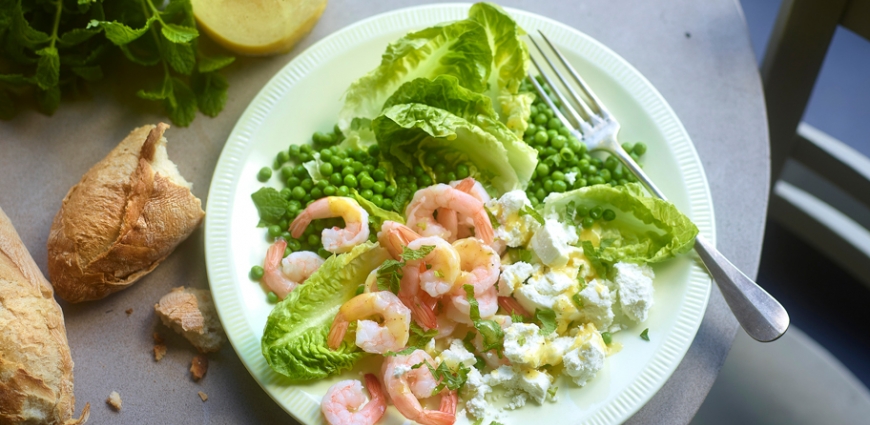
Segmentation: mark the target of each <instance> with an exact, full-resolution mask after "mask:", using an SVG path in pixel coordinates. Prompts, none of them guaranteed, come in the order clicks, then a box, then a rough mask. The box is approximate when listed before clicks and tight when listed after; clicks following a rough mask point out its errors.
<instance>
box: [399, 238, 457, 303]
mask: <svg viewBox="0 0 870 425" xmlns="http://www.w3.org/2000/svg"><path fill="white" fill-rule="evenodd" d="M424 246H434V247H435V248H434V249H433V250H432V252H430V253H429V254H427V255H426V256H425V257H423V259H422V260H413V261H408V266H407V267H418V268H419V267H420V264H421V263H422V264H425V266H424V268H422V269H419V270H420V272H419V275H418V276H419V285H420V289H422V290H424V291H426V293H428V294H429V295H431V296H432V297H435V298H437V297H440V296H442V295H444V294H446V293H448V292H450V290H452V289H453V285H454V283H455V282H456V278H458V277H459V273H460V271H461V270H460V263H459V254H458V253H457V252H456V250H455V249H454V248H453V246H452V245H450V244H449V243H448V242H447V241H445V240H444V239H441V238H439V237H437V236H427V237H423V238H420V239H416V240H414V241H412V242H411V243H409V244H408V248H410V249H414V250H418V249H420V248H422V247H424Z"/></svg>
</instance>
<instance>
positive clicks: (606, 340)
mask: <svg viewBox="0 0 870 425" xmlns="http://www.w3.org/2000/svg"><path fill="white" fill-rule="evenodd" d="M601 339H602V340H604V343H605V344H607V345H610V343H611V342H612V341H613V336H612V335H611V334H610V332H601Z"/></svg>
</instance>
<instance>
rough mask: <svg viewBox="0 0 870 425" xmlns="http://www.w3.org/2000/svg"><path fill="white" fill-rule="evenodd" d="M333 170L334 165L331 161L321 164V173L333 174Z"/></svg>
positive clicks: (325, 174)
mask: <svg viewBox="0 0 870 425" xmlns="http://www.w3.org/2000/svg"><path fill="white" fill-rule="evenodd" d="M332 170H333V167H332V164H331V163H329V162H324V163H322V164H320V174H322V175H324V176H328V175H330V174H332Z"/></svg>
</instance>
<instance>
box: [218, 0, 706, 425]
mask: <svg viewBox="0 0 870 425" xmlns="http://www.w3.org/2000/svg"><path fill="white" fill-rule="evenodd" d="M471 5H472V4H471V3H441V4H427V5H418V6H411V7H406V8H400V9H394V10H391V11H387V12H384V13H380V14H377V15H373V16H370V17H368V18H364V19H362V20H359V21H356V22H354V23H352V24H350V25H347V26H344V27H342V28H339V29H337V30H335V31H334V32H332V33H331V34H329V35H327V36H325V37H324V38H322V39H321V40H319V41H317V42H316V43H314V44H312V45H311V46H309V47H308V48H306V49H305V50H303V51H302V52H300V53H299V54H298V55H297V56H296V57H294V58H293V59H292V60H290V61H289V62H288V63H287V64H285V65H284V66H283V67H282V68H281V69H280V70H279V71H277V72H276V73H275V75H273V76H272V77H271V78H270V79H269V81H268V82H267V83H266V84H265V85H264V86H263V88H262V89H260V91H259V92H258V93H257V95H256V96H255V97H254V98H253V99H252V100H251V102H250V103H249V104H248V106H247V107H246V108H245V111H244V112H243V113H242V115H241V116H240V117H239V119H238V121H237V122H236V124H235V125H234V127H233V130H232V131H231V132H230V135H229V137H228V138H227V141H226V143H225V145H224V147H223V149H222V151H221V154H220V156H219V158H218V161H217V163H216V165H215V171H214V174H213V175H212V179H211V183H210V186H209V192H208V197H207V200H206V220H205V237H204V244H205V257H206V271H207V275H208V280H209V287H210V288H211V290H212V294H213V298H214V303H215V306H216V308H217V311H218V316H219V317H220V320H221V323H222V324H223V326H224V329H225V330H226V334H227V338H228V339H229V341H230V344H231V345H232V347H233V349H234V351H235V353H236V355H237V356H238V357H239V360H240V361H241V363H242V364H243V365H244V366H245V368H246V369H247V370H248V373H250V374H251V376H252V377H253V378H254V380H255V381H256V382H257V384H258V385H260V387H261V388H263V390H264V392H265V393H266V394H267V395H269V397H270V398H272V400H274V401H275V402H276V403H277V404H278V405H279V406H280V407H281V408H282V409H283V410H285V411H286V412H287V413H288V414H290V415H291V416H292V417H293V418H294V419H296V420H297V421H300V422H302V423H312V422H322V419H321V418H320V406H319V400H318V401H315V400H311V398H310V397H307V396H305V394H304V392H303V397H296V398H295V400H291V401H292V402H287V400H281V399H279V397H282V398H283V396H286V395H287V394H284V393H286V392H301V391H300V390H299V389H298V388H292V387H291V388H286V387H285V388H274V387H272V385H274V384H277V383H278V382H279V381H280V378H277V377H275V376H269V375H267V376H259V374H258V370H259V369H262V366H263V365H264V364H265V360H264V359H263V358H262V356H259V359H255V360H254V362H256V363H259V364H252V361H251V359H249V358H248V356H247V355H243V352H246V351H250V350H251V347H250V346H251V345H252V343H253V345H254V346H255V347H254V348H255V349H256V352H257V353H260V343H259V339H258V338H256V336H255V335H253V334H252V333H251V330H250V329H238V328H239V326H240V325H241V323H240V321H238V320H237V321H234V322H230V321H229V320H228V317H238V316H239V315H242V313H241V312H240V309H241V306H240V303H238V302H237V301H238V300H239V299H240V298H239V295H240V294H237V293H238V292H239V291H240V285H237V282H235V279H234V273H233V270H234V268H233V267H232V266H231V264H230V262H228V261H227V262H218V261H217V259H218V258H229V254H230V252H229V251H230V250H229V248H228V246H229V241H230V226H231V220H230V214H229V213H230V211H231V203H230V202H231V200H232V199H233V198H234V197H235V195H236V189H237V185H238V182H239V179H240V178H241V175H240V173H241V169H242V168H243V165H244V163H245V160H246V158H247V154H248V153H249V152H250V150H251V149H252V145H253V144H255V141H254V140H252V139H251V138H250V134H249V132H250V131H252V130H253V129H254V128H256V127H257V126H259V125H261V124H262V122H263V121H264V120H265V118H266V117H267V116H268V109H271V108H272V107H273V106H274V105H275V104H276V103H277V102H279V101H281V99H283V98H284V96H285V95H286V92H287V91H288V90H290V89H291V88H292V87H293V86H294V85H295V83H296V82H297V81H298V80H299V79H301V78H302V77H304V76H305V75H308V73H309V72H310V71H311V68H312V67H316V66H318V62H319V61H320V60H322V59H324V58H331V57H332V56H333V55H334V54H335V53H336V51H344V50H346V49H347V48H348V47H351V46H353V45H354V44H355V43H356V42H357V41H358V40H355V39H354V38H353V37H351V36H350V35H351V34H353V33H354V32H358V31H360V30H363V31H365V30H370V31H372V32H373V33H375V34H377V33H379V32H380V31H383V30H384V29H385V28H388V27H389V25H390V24H396V23H402V24H412V25H413V24H419V25H431V21H432V20H433V19H435V18H433V16H438V15H439V14H446V15H451V14H455V13H456V12H462V13H463V14H465V13H467V10H468V8H469V7H471ZM504 9H505V10H506V11H507V12H508V13H510V14H511V15H512V16H513V17H514V18H515V19H516V20H517V21H521V20H523V19H531V20H537V21H541V22H543V23H545V24H547V25H549V26H551V27H553V28H554V30H553V31H551V30H549V29H548V30H547V31H548V37H549V38H550V39H551V40H553V41H554V42H555V43H556V44H562V45H564V42H565V41H570V40H567V39H572V38H573V39H574V42H576V43H577V44H579V45H580V46H581V47H584V48H585V49H586V50H587V52H585V53H583V52H580V50H576V51H577V52H578V53H580V54H581V55H582V56H583V57H584V58H585V59H586V60H588V61H590V62H591V63H593V64H594V65H595V66H598V67H600V68H602V69H603V70H604V71H605V72H606V73H607V74H608V75H609V76H610V77H611V78H613V79H614V80H615V81H616V82H617V83H619V85H620V86H622V88H623V89H625V90H626V91H628V92H630V93H632V94H633V95H635V96H636V97H639V98H638V99H637V102H638V103H639V104H640V105H641V107H642V109H643V110H644V111H645V112H650V110H654V109H659V111H657V113H658V114H661V117H658V118H656V117H654V116H653V115H654V114H653V113H649V115H650V118H651V121H652V122H653V123H654V125H655V126H656V127H657V128H658V129H659V131H660V132H661V133H662V135H663V136H664V139H665V140H666V142H667V144H668V145H669V147H670V148H671V151H672V153H673V155H674V157H675V160H676V162H677V164H678V165H679V168H680V170H681V171H682V172H683V173H684V176H683V177H684V179H683V180H684V187H685V188H686V191H687V193H688V203H689V205H690V208H691V210H692V215H693V222H695V224H696V225H697V226H698V229H699V232H700V234H702V235H704V236H705V237H707V238H708V239H709V240H710V241H711V242H712V243H713V244H714V245H715V242H716V226H715V215H714V208H713V200H712V194H711V192H710V187H709V184H708V182H707V177H706V173H705V170H704V167H703V163H702V162H701V160H700V157H699V156H698V153H697V150H696V149H695V146H694V144H693V143H692V141H691V138H690V137H689V135H688V132H687V131H686V129H685V127H684V126H683V124H682V122H681V121H680V119H679V117H678V116H677V115H676V113H675V112H674V111H673V109H672V108H671V106H670V105H669V104H668V103H667V101H666V100H665V99H664V97H663V96H662V95H661V93H659V92H658V90H657V89H656V88H655V86H653V84H652V83H651V82H650V81H649V80H647V79H646V77H644V76H643V74H641V73H640V71H638V70H637V69H636V68H634V67H633V66H632V65H631V64H630V63H629V62H628V61H626V60H625V59H624V58H623V57H622V56H620V55H619V54H617V53H616V52H614V51H613V50H611V49H610V48H608V47H607V46H605V45H604V44H602V43H601V42H599V41H598V40H596V39H594V38H593V37H591V36H589V35H587V34H586V33H583V32H582V31H580V30H578V29H575V28H572V27H570V26H568V25H566V24H564V23H562V22H559V21H556V20H554V19H552V18H549V17H546V16H543V15H539V14H537V13H533V12H528V11H525V10H522V9H516V8H510V7H505V8H504ZM423 15H426V16H423ZM519 17H522V18H523V19H521V18H519ZM421 19H422V20H424V21H425V20H428V21H429V22H420V20H421ZM449 19H455V18H453V17H448V18H446V19H442V20H441V21H446V20H449ZM391 20H398V22H390V21H391ZM441 21H439V22H441ZM384 24H386V26H385V25H384ZM373 26H377V27H379V28H371V27H373ZM387 30H389V29H387ZM560 42H561V43H560ZM602 61H605V63H601V62H602ZM606 61H609V63H607V62H606ZM609 68H615V69H609ZM611 71H620V73H619V74H615V73H614V72H611ZM626 83H631V84H626ZM639 95H642V96H639ZM654 104H657V105H656V106H657V108H651V106H652V105H654ZM661 120H670V121H671V122H669V123H668V124H670V127H669V128H663V127H662V123H661V122H660V121H661ZM686 166H688V167H686ZM688 171H694V173H692V174H693V175H691V176H690V175H689V173H688ZM687 177H691V179H692V180H693V181H689V179H687ZM221 212H223V214H221ZM221 242H222V243H221ZM221 254H224V255H223V256H221ZM692 256H693V257H697V256H696V255H695V254H692ZM689 267H690V270H689V274H688V277H687V279H688V280H689V282H688V283H689V286H688V288H687V291H686V294H684V297H686V298H689V297H690V296H691V298H692V300H687V301H691V302H692V303H694V304H691V305H688V307H690V308H689V309H688V311H687V309H686V308H683V309H681V311H680V313H679V314H678V316H677V318H676V320H675V322H674V327H673V328H672V330H673V331H679V332H669V335H668V339H667V340H665V341H663V343H662V345H661V346H660V347H659V349H658V350H657V351H656V352H655V353H654V354H653V356H652V358H650V361H649V365H648V367H646V368H645V369H643V371H642V372H641V373H640V374H639V375H638V376H637V378H635V380H634V381H633V382H632V383H631V384H629V385H628V387H626V388H624V389H623V390H622V392H621V393H619V394H617V396H616V397H615V398H613V399H612V400H611V401H610V402H609V403H608V404H606V405H603V406H602V407H601V408H599V409H598V411H596V412H595V413H594V414H593V415H591V416H589V417H588V418H586V420H585V421H584V422H583V423H596V424H599V423H620V422H622V421H624V420H626V419H628V418H629V417H631V415H633V414H635V413H636V412H637V411H638V410H640V408H641V407H643V406H644V405H645V404H646V403H647V402H649V400H650V399H652V397H653V396H654V395H655V394H656V393H657V392H658V391H659V389H661V387H662V386H663V385H664V383H665V382H666V381H667V380H668V379H669V378H670V376H671V375H672V374H673V372H674V371H675V370H676V368H677V367H678V366H679V364H680V363H681V362H682V360H683V358H684V357H685V353H686V352H687V351H688V349H689V347H690V346H691V344H692V341H693V340H694V337H695V335H696V333H697V331H698V329H699V327H700V325H701V323H702V322H703V318H704V314H705V312H706V308H707V306H708V304H709V296H710V292H711V288H712V279H711V278H710V277H709V275H708V274H707V273H706V271H704V270H703V268H702V267H701V266H699V265H698V262H697V261H693V262H692V263H691V264H690V266H689ZM230 295H235V296H230ZM233 301H236V302H235V303H234V302H233ZM684 307H686V305H685V304H684ZM690 313H691V317H686V316H687V315H688V314H690ZM246 333H247V334H250V335H246ZM243 339H248V340H243ZM250 339H253V341H250ZM663 357H667V358H665V359H663ZM256 360H259V361H256ZM266 368H268V366H266ZM272 375H275V374H272ZM310 419H313V421H312V420H310ZM318 419H320V420H319V421H318Z"/></svg>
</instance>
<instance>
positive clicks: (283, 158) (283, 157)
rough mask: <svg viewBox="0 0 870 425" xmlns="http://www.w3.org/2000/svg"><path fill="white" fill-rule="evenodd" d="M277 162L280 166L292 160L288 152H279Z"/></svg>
mask: <svg viewBox="0 0 870 425" xmlns="http://www.w3.org/2000/svg"><path fill="white" fill-rule="evenodd" d="M275 160H276V161H278V163H279V164H283V163H285V162H287V161H289V160H290V153H289V152H287V151H281V152H278V155H277V157H276V158H275Z"/></svg>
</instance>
